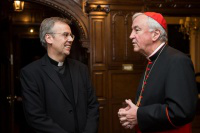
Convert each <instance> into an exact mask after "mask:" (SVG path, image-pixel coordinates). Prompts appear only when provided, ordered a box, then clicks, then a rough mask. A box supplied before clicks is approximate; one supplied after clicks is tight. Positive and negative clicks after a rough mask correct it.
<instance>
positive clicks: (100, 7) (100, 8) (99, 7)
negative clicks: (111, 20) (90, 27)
mask: <svg viewBox="0 0 200 133" xmlns="http://www.w3.org/2000/svg"><path fill="white" fill-rule="evenodd" d="M84 8H85V12H86V13H90V12H105V13H109V12H110V6H109V5H106V4H89V3H88V2H86V3H85V4H84Z"/></svg>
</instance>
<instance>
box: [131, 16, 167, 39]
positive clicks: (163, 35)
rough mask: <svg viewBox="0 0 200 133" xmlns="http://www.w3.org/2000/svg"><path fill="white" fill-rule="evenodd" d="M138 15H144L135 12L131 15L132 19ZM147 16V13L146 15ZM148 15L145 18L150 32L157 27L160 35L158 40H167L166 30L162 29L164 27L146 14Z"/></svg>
mask: <svg viewBox="0 0 200 133" xmlns="http://www.w3.org/2000/svg"><path fill="white" fill-rule="evenodd" d="M140 15H145V14H144V13H141V12H139V13H135V14H134V15H133V17H132V20H133V21H134V19H135V18H136V17H138V16H140ZM146 16H147V15H146ZM147 17H148V20H147V24H148V26H149V31H150V32H152V31H154V30H156V29H158V30H160V36H159V38H158V39H159V40H160V41H161V42H167V40H168V39H167V32H166V31H165V30H164V28H163V27H162V26H161V25H160V24H159V23H158V22H157V21H156V20H154V19H153V18H151V17H149V16H147Z"/></svg>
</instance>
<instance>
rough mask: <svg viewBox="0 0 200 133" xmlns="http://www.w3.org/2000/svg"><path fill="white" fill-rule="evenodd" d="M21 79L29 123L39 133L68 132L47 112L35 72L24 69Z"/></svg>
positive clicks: (25, 111) (24, 105)
mask: <svg viewBox="0 0 200 133" xmlns="http://www.w3.org/2000/svg"><path fill="white" fill-rule="evenodd" d="M20 81H21V86H22V96H23V100H22V102H23V107H24V113H25V117H26V119H27V122H28V123H29V125H30V126H31V127H32V128H33V129H34V130H35V131H36V132H37V133H67V132H66V131H65V130H64V129H62V128H61V127H60V126H59V125H58V124H57V123H55V122H54V121H53V120H52V119H51V118H50V117H49V116H48V115H47V114H46V112H45V105H44V102H42V99H43V97H42V96H41V90H40V89H39V87H38V85H37V82H36V77H34V72H33V71H30V70H27V69H22V71H21V74H20Z"/></svg>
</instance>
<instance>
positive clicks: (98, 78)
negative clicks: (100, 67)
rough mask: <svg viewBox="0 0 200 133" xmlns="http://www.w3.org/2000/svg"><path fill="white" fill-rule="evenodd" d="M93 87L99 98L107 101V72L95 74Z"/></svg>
mask: <svg viewBox="0 0 200 133" xmlns="http://www.w3.org/2000/svg"><path fill="white" fill-rule="evenodd" d="M93 85H94V87H95V89H96V95H97V97H98V98H101V99H106V75H105V71H98V72H93Z"/></svg>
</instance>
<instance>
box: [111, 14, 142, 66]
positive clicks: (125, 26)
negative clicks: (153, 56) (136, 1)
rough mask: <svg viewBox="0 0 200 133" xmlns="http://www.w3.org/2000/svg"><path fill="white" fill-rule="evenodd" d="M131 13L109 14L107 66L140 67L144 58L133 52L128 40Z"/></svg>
mask: <svg viewBox="0 0 200 133" xmlns="http://www.w3.org/2000/svg"><path fill="white" fill-rule="evenodd" d="M132 14H133V12H122V11H118V12H115V11H114V12H111V45H110V47H109V52H108V54H109V66H121V65H122V63H131V64H135V65H141V64H143V62H144V57H143V56H142V55H141V54H139V53H135V52H133V46H132V43H131V40H130V38H129V36H130V34H131V25H132Z"/></svg>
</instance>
